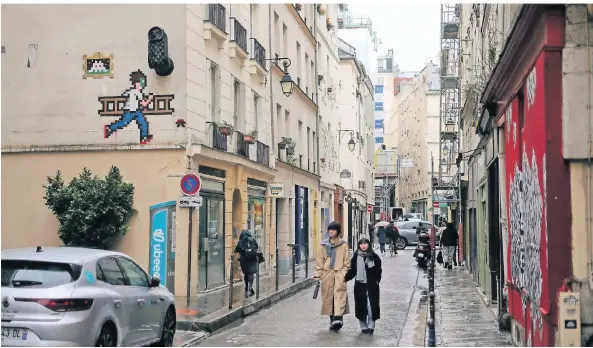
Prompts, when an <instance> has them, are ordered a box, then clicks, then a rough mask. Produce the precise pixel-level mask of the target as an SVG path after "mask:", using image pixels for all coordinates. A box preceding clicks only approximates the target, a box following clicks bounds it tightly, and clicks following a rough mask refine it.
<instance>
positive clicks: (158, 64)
mask: <svg viewBox="0 0 593 348" xmlns="http://www.w3.org/2000/svg"><path fill="white" fill-rule="evenodd" d="M148 67H149V68H151V69H154V71H155V72H156V74H157V75H159V76H169V75H171V73H172V72H173V69H175V66H174V65H173V60H172V59H171V58H170V57H169V41H168V40H167V33H165V30H164V29H163V28H161V27H152V28H150V30H149V31H148Z"/></svg>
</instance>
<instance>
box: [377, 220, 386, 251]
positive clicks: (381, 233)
mask: <svg viewBox="0 0 593 348" xmlns="http://www.w3.org/2000/svg"><path fill="white" fill-rule="evenodd" d="M377 239H378V240H379V247H380V250H381V254H383V253H384V252H385V243H387V233H386V231H385V226H379V228H378V229H377Z"/></svg>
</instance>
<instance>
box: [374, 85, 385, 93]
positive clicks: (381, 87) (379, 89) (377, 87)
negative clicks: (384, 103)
mask: <svg viewBox="0 0 593 348" xmlns="http://www.w3.org/2000/svg"><path fill="white" fill-rule="evenodd" d="M375 94H383V85H376V86H375Z"/></svg>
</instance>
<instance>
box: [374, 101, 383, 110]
mask: <svg viewBox="0 0 593 348" xmlns="http://www.w3.org/2000/svg"><path fill="white" fill-rule="evenodd" d="M375 111H383V102H375Z"/></svg>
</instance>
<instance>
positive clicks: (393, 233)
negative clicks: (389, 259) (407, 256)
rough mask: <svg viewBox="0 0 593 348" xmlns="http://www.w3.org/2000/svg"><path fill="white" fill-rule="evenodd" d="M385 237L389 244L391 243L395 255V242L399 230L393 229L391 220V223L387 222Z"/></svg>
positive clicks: (393, 225)
mask: <svg viewBox="0 0 593 348" xmlns="http://www.w3.org/2000/svg"><path fill="white" fill-rule="evenodd" d="M385 235H386V236H387V239H388V240H389V243H393V249H394V250H395V253H396V254H397V253H398V252H397V248H396V247H395V242H396V241H397V239H398V238H399V230H398V229H397V227H395V224H394V222H393V220H391V222H389V225H388V226H387V228H386V229H385Z"/></svg>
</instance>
